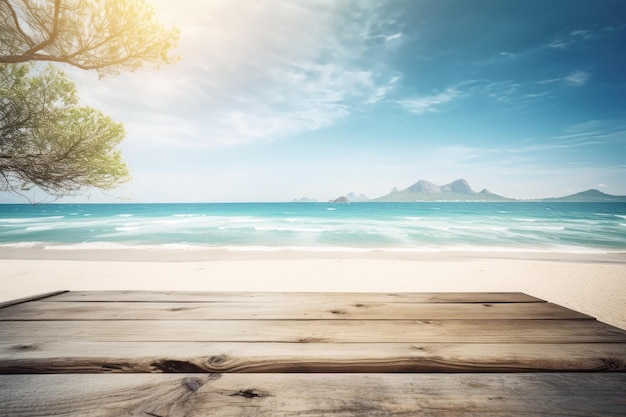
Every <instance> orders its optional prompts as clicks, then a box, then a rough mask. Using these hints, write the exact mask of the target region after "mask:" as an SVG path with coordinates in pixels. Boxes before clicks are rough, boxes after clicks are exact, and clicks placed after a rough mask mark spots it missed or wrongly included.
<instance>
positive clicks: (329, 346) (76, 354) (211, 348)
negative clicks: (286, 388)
mask: <svg viewBox="0 0 626 417" xmlns="http://www.w3.org/2000/svg"><path fill="white" fill-rule="evenodd" d="M538 371H621V372H624V371H626V347H625V345H623V344H619V343H607V344H602V343H588V344H528V345H524V344H495V343H492V344H444V343H413V344H410V343H351V344H335V343H219V342H218V343H215V342H212V343H211V342H209V343H205V342H132V343H131V342H82V341H59V342H46V343H37V344H31V345H24V344H17V345H16V344H7V343H2V344H0V373H98V372H104V373H116V372H219V373H223V372H237V373H240V372H241V373H250V372H252V373H258V372H270V373H274V372H370V373H380V372H383V373H384V372H538Z"/></svg>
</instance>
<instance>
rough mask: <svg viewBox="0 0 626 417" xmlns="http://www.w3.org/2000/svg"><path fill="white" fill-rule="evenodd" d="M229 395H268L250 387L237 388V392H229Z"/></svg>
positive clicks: (257, 396)
mask: <svg viewBox="0 0 626 417" xmlns="http://www.w3.org/2000/svg"><path fill="white" fill-rule="evenodd" d="M230 396H231V397H244V398H249V399H250V398H263V397H268V396H269V395H268V394H265V393H262V392H259V391H257V390H256V389H254V388H252V389H250V388H249V389H245V390H239V391H238V392H236V393H234V394H230Z"/></svg>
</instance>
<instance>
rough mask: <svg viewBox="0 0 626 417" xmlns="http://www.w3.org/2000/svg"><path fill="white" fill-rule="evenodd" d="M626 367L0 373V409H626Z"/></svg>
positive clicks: (528, 412)
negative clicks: (598, 370)
mask: <svg viewBox="0 0 626 417" xmlns="http://www.w3.org/2000/svg"><path fill="white" fill-rule="evenodd" d="M625 414H626V374H585V375H582V374H577V373H564V374H497V375H494V374H471V375H470V374H436V375H433V374H221V375H220V374H209V375H199V374H177V375H164V374H160V375H158V374H150V375H148V374H145V375H139V374H124V375H122V374H118V375H10V376H7V375H5V376H0V416H7V417H8V416H12V417H23V416H35V415H46V416H61V415H63V416H81V417H85V416H91V417H109V416H122V415H134V416H153V417H154V416H159V417H160V416H163V417H164V416H169V417H177V416H185V417H200V416H203V417H204V416H219V417H231V416H232V417H234V416H238V417H239V416H256V417H263V416H271V417H281V416H283V417H287V416H290V417H291V416H307V417H315V416H434V417H437V416H452V415H463V416H480V417H483V416H486V415H488V416H547V415H554V416H604V417H606V416H620V417H621V416H624V415H625Z"/></svg>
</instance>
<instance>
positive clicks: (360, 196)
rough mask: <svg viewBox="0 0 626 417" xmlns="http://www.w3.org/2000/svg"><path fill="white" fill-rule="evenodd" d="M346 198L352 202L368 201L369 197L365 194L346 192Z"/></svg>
mask: <svg viewBox="0 0 626 417" xmlns="http://www.w3.org/2000/svg"><path fill="white" fill-rule="evenodd" d="M346 198H347V199H348V200H350V201H352V202H353V203H363V202H365V201H370V198H369V197H368V196H366V195H365V194H357V193H348V194H346Z"/></svg>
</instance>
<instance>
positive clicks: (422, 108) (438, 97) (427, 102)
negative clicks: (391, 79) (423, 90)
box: [398, 87, 461, 114]
mask: <svg viewBox="0 0 626 417" xmlns="http://www.w3.org/2000/svg"><path fill="white" fill-rule="evenodd" d="M460 97H461V92H460V91H459V90H457V89H455V88H454V87H450V88H448V89H446V90H445V91H443V92H441V93H438V94H433V95H430V96H422V97H415V98H411V99H407V100H399V101H398V104H400V105H401V106H403V107H404V108H405V109H407V110H408V111H410V112H411V113H415V114H424V113H430V112H435V111H438V110H439V108H440V107H441V106H442V105H444V104H446V103H449V102H451V101H454V100H456V99H458V98H460Z"/></svg>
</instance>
